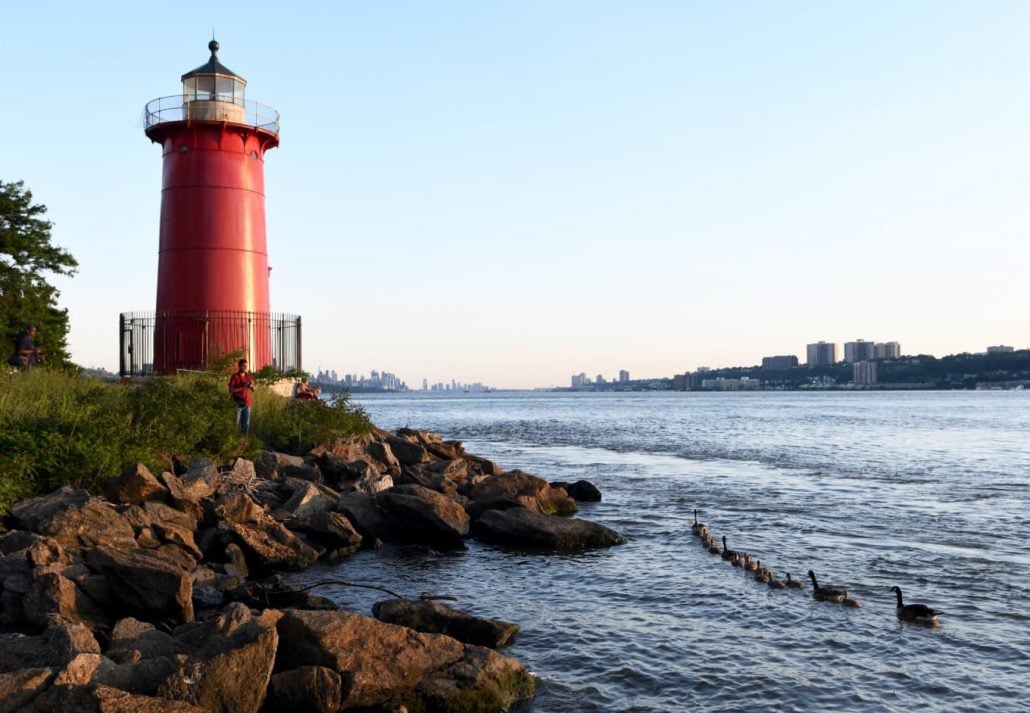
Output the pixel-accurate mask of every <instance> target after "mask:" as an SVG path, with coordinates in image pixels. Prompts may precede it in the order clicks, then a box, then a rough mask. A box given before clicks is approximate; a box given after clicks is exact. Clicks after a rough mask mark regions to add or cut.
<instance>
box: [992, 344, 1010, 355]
mask: <svg viewBox="0 0 1030 713" xmlns="http://www.w3.org/2000/svg"><path fill="white" fill-rule="evenodd" d="M1014 351H1016V348H1015V347H1007V346H1005V345H1004V344H999V345H997V346H994V347H987V353H988V354H1011V353H1012V352H1014Z"/></svg>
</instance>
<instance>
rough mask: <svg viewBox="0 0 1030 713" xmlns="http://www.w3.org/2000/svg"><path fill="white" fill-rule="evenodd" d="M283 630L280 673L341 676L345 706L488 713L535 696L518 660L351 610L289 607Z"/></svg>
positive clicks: (280, 647)
mask: <svg viewBox="0 0 1030 713" xmlns="http://www.w3.org/2000/svg"><path fill="white" fill-rule="evenodd" d="M278 629H279V652H278V654H277V656H276V666H277V670H280V669H282V670H289V669H291V668H297V667H299V666H323V667H325V668H329V669H331V670H333V671H336V672H337V673H339V674H340V675H341V676H342V677H343V680H344V686H343V689H344V690H343V700H342V702H341V703H342V705H341V708H343V709H349V708H373V709H374V708H376V707H377V706H384V705H385V704H387V703H389V704H390V705H393V706H394V707H395V709H396V706H400V705H403V706H407V707H408V708H409V709H411V710H431V711H439V712H441V713H444V712H450V711H454V712H455V713H457V712H458V711H482V712H484V713H486V712H487V711H503V710H507V709H508V708H509V707H510V706H511V704H512V703H513V702H515V701H516V700H519V699H522V698H528V697H529V696H531V695H532V692H533V679H532V677H531V676H530V675H529V673H528V672H527V671H526V670H525V668H524V667H523V666H522V665H521V664H519V663H518V662H517V661H515V660H513V659H510V658H507V657H505V656H501V655H500V654H498V653H496V652H494V651H491V650H490V649H486V648H483V647H479V646H468V645H465V644H462V643H461V642H459V641H457V640H456V639H453V638H451V637H449V636H442V635H434V634H422V633H418V632H414V631H412V630H411V629H407V628H405V627H400V626H393V625H391V624H384V623H382V622H379V621H376V620H375V619H370V618H368V617H364V616H361V615H360V614H356V613H353V612H341V611H336V612H328V611H326V612H314V611H294V610H291V611H287V612H285V614H284V616H283V617H282V618H281V619H280V620H279V624H278Z"/></svg>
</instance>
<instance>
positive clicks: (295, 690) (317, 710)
mask: <svg viewBox="0 0 1030 713" xmlns="http://www.w3.org/2000/svg"><path fill="white" fill-rule="evenodd" d="M342 698H343V679H342V677H341V676H340V674H338V673H337V672H336V671H333V670H332V669H331V668H326V667H325V666H299V667H298V668H293V669H290V670H289V671H283V672H282V673H277V674H275V675H274V676H272V679H271V681H269V684H268V698H267V699H266V700H265V707H264V708H263V709H262V710H263V711H267V713H297V712H298V711H304V712H305V713H336V712H337V711H338V710H340V700H341V699H342Z"/></svg>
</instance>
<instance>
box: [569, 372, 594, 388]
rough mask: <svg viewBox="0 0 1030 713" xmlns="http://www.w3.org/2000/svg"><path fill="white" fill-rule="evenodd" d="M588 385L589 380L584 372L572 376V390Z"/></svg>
mask: <svg viewBox="0 0 1030 713" xmlns="http://www.w3.org/2000/svg"><path fill="white" fill-rule="evenodd" d="M589 383H590V379H589V378H588V377H587V375H586V373H585V372H582V371H581V372H580V373H578V374H573V375H572V388H574V389H581V388H583V387H584V386H586V385H587V384H589Z"/></svg>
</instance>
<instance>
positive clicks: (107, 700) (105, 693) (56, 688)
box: [21, 684, 206, 713]
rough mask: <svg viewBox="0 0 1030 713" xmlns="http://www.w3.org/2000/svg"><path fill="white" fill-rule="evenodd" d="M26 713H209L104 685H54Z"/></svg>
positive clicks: (187, 704) (180, 703)
mask: <svg viewBox="0 0 1030 713" xmlns="http://www.w3.org/2000/svg"><path fill="white" fill-rule="evenodd" d="M21 710H22V711H23V712H24V713H69V712H70V711H76V713H206V711H205V709H203V708H199V707H197V706H194V705H191V704H189V703H184V702H182V701H170V700H167V699H165V698H154V697H152V696H141V695H137V694H134V693H129V692H127V691H122V690H119V689H117V688H112V687H111V686H105V685H68V684H62V685H56V684H55V685H53V686H50V687H49V688H48V689H47V690H46V691H44V692H43V693H41V694H40V695H38V696H37V697H36V698H35V699H33V700H32V703H31V705H30V706H28V707H27V708H24V709H21Z"/></svg>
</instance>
